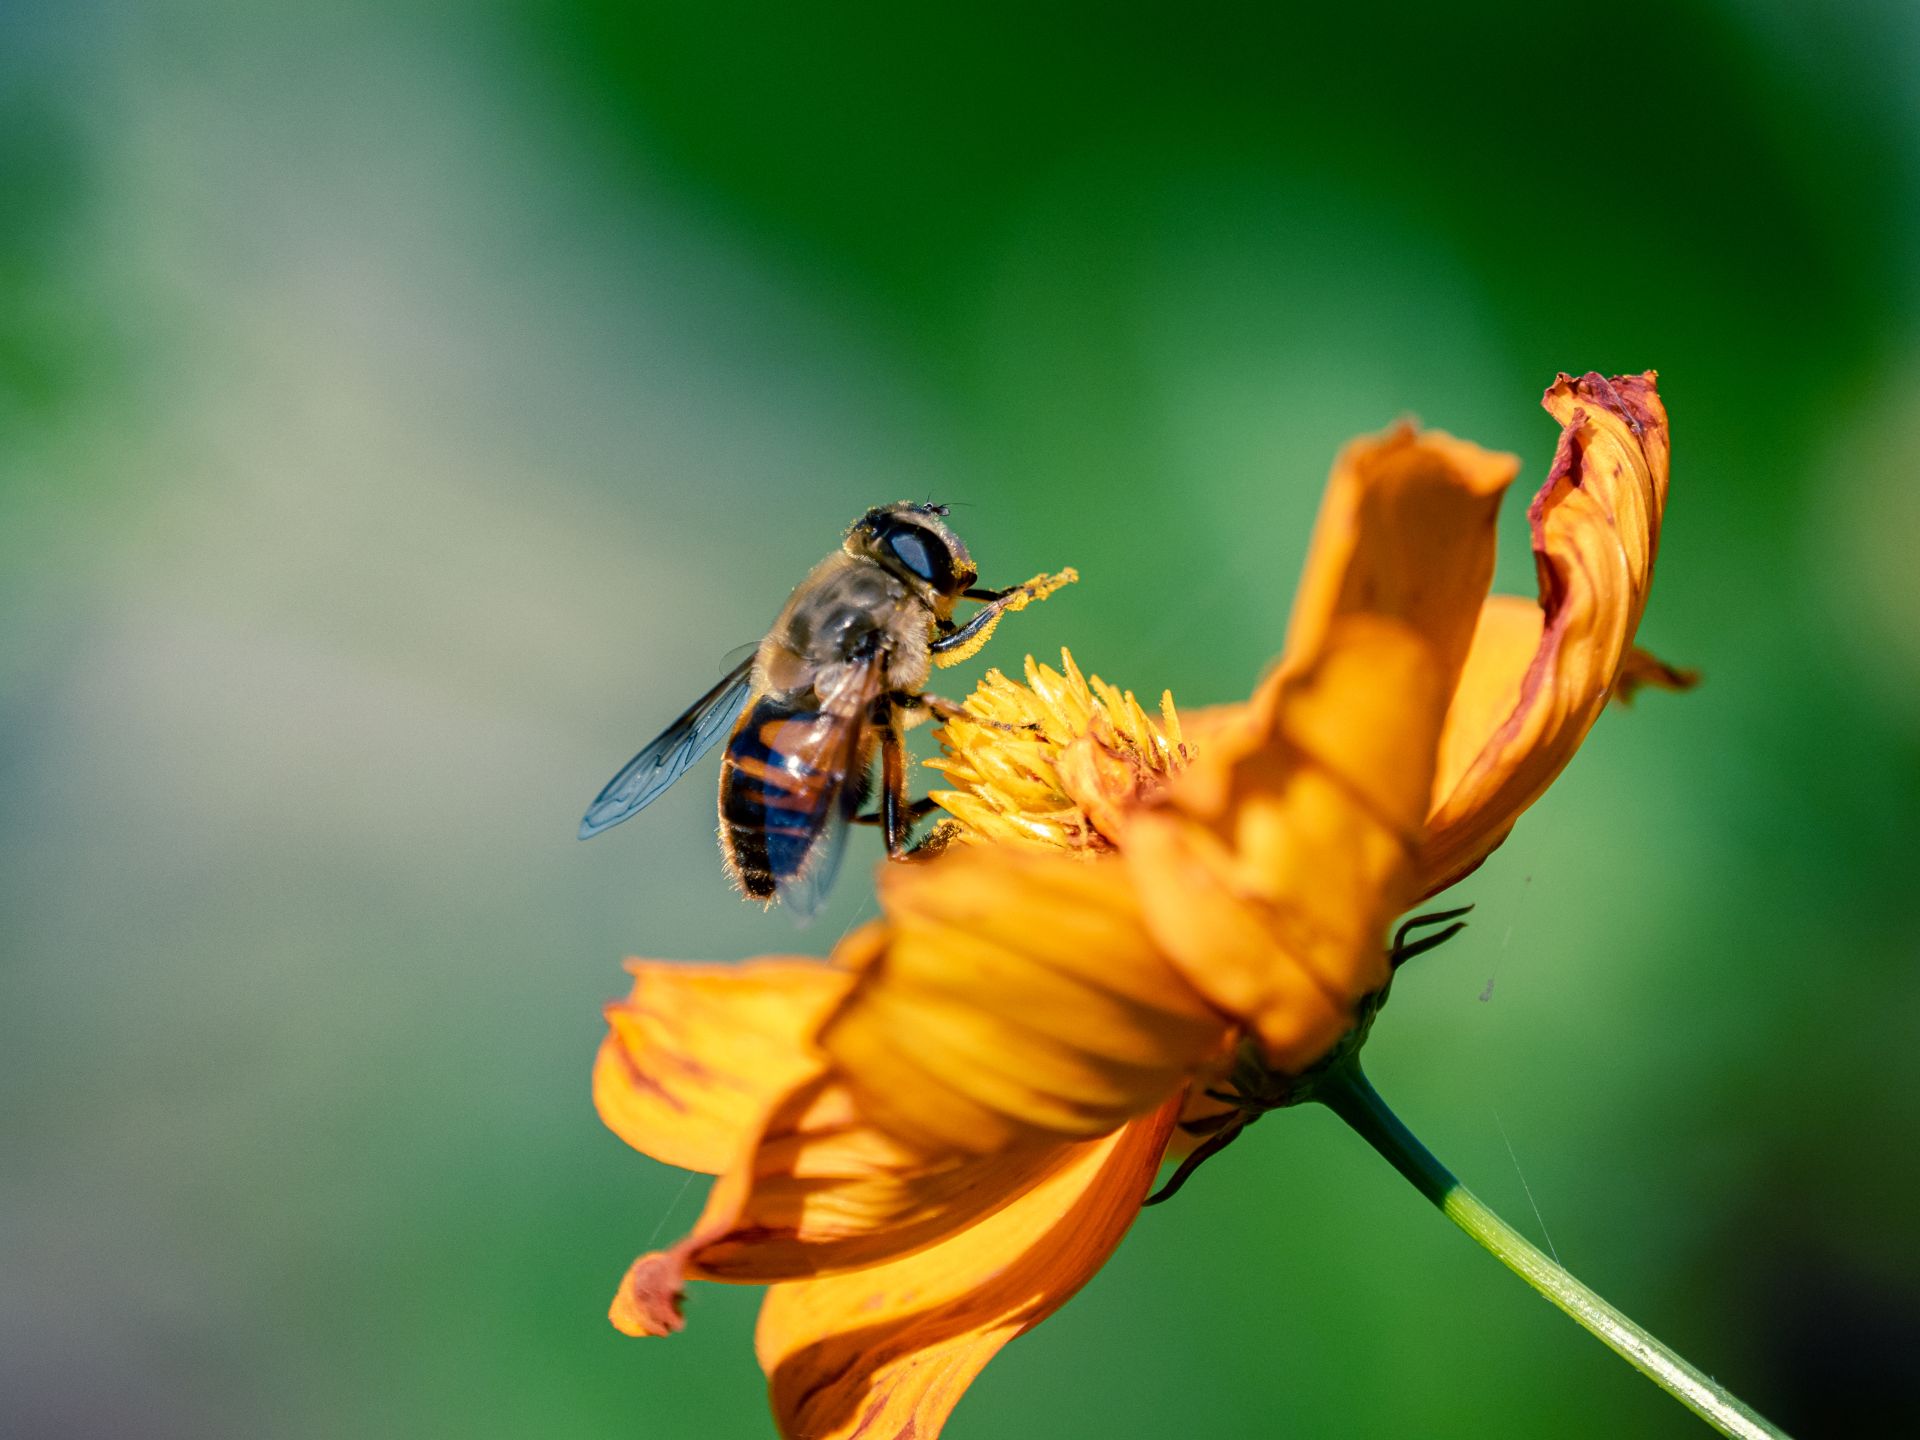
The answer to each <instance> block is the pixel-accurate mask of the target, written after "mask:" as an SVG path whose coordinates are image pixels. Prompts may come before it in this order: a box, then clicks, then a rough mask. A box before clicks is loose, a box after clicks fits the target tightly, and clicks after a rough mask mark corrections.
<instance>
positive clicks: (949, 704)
mask: <svg viewBox="0 0 1920 1440" xmlns="http://www.w3.org/2000/svg"><path fill="white" fill-rule="evenodd" d="M893 704H894V710H895V713H897V714H907V715H912V716H913V717H914V718H913V720H911V721H909V722H908V723H909V724H913V723H917V722H918V721H919V720H921V719H924V718H925V715H923V714H916V713H915V712H926V714H931V715H933V716H935V717H937V718H938V719H941V720H965V721H967V722H968V723H969V724H973V725H984V726H986V727H987V729H989V730H1005V731H1008V732H1009V733H1012V732H1017V731H1022V730H1033V729H1037V728H1038V727H1037V726H1034V725H1014V724H1010V723H1009V722H1007V721H1005V720H989V719H987V718H986V717H985V716H981V715H976V714H974V713H973V712H972V711H971V710H969V709H967V707H966V706H964V705H962V704H961V703H960V702H959V701H958V700H949V699H947V698H946V697H945V696H944V695H924V694H922V695H912V694H908V693H907V692H905V691H902V692H901V693H899V694H898V695H895V696H894V697H893Z"/></svg>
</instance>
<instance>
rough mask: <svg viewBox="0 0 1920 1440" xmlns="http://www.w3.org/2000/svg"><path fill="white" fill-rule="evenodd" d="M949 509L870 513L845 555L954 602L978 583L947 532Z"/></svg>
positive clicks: (912, 506) (902, 507)
mask: <svg viewBox="0 0 1920 1440" xmlns="http://www.w3.org/2000/svg"><path fill="white" fill-rule="evenodd" d="M946 514H947V507H946V506H944V505H921V504H916V503H914V502H912V501H908V500H902V501H901V502H900V503H899V504H897V505H879V506H875V507H874V508H873V509H871V510H869V511H867V513H866V514H864V515H862V516H861V517H860V518H859V519H858V520H856V521H854V522H853V527H852V528H851V529H850V530H848V531H847V539H846V547H845V548H846V551H847V553H848V554H849V555H858V556H862V557H865V558H867V559H871V560H877V561H879V562H880V563H881V564H882V565H884V566H886V567H887V569H889V570H891V571H893V572H894V573H895V574H896V575H899V576H901V577H902V578H903V579H906V580H910V581H913V582H916V583H918V584H921V585H926V586H930V587H931V588H932V590H933V592H934V594H935V595H938V596H942V597H945V598H947V599H955V598H957V597H958V596H959V594H960V592H961V591H963V590H966V589H968V588H970V587H971V586H972V585H973V583H974V581H976V580H977V579H979V578H980V575H979V572H978V571H977V570H975V569H974V568H973V557H972V556H971V555H969V554H968V553H967V547H966V543H965V542H964V541H962V540H961V538H960V537H959V536H958V535H956V534H954V533H953V531H951V530H949V529H948V528H947V522H946Z"/></svg>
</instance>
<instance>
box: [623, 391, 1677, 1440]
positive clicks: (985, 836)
mask: <svg viewBox="0 0 1920 1440" xmlns="http://www.w3.org/2000/svg"><path fill="white" fill-rule="evenodd" d="M1545 404H1546V406H1547V408H1548V410H1549V411H1550V412H1551V413H1552V414H1553V415H1554V417H1555V418H1556V419H1557V420H1559V421H1560V423H1561V426H1562V431H1561V439H1560V446H1559V450H1558V452H1557V453H1556V456H1555V460H1554V465H1553V470H1552V472H1551V474H1550V475H1549V478H1548V480H1547V483H1546V485H1545V486H1544V487H1543V488H1542V490H1541V491H1540V493H1539V495H1538V496H1537V497H1536V499H1535V501H1534V504H1533V507H1532V509H1531V511H1530V512H1529V519H1530V523H1531V525H1532V529H1533V538H1534V549H1535V552H1536V556H1537V560H1538V567H1539V572H1540V597H1539V599H1538V600H1537V601H1518V600H1513V599H1509V598H1506V597H1494V598H1492V599H1488V598H1487V593H1486V592H1487V589H1488V585H1489V582H1490V580H1491V576H1492V571H1493V538H1494V517H1495V513H1496V511H1497V508H1498V505H1499V501H1500V496H1501V493H1502V492H1503V491H1504V489H1505V488H1506V486H1507V485H1508V483H1509V482H1510V481H1511V480H1512V478H1513V475H1514V473H1515V470H1516V468H1517V463H1516V462H1515V461H1514V460H1513V459H1512V458H1511V457H1508V456H1501V455H1495V454H1490V453H1489V452H1486V451H1483V450H1480V449H1478V448H1477V447H1475V446H1472V445H1470V444H1467V443H1465V442H1463V441H1459V440H1455V439H1453V438H1451V437H1449V436H1446V435H1443V434H1439V433H1435V432H1419V431H1415V430H1413V429H1412V428H1411V427H1407V426H1400V427H1397V428H1395V429H1393V430H1391V431H1389V432H1387V433H1386V434H1385V435H1382V436H1379V437H1376V438H1373V439H1367V440H1361V441H1356V442H1355V443H1354V444H1352V445H1350V446H1349V447H1348V448H1347V450H1346V451H1345V452H1344V453H1343V454H1342V456H1341V457H1340V460H1339V462H1338V463H1337V464H1336V466H1335V469H1334V472H1333V476H1332V478H1331V480H1330V482H1329V486H1328V490H1327V495H1326V499H1325V501H1324V504H1323V507H1322V511H1321V516H1320V519H1319V522H1318V525H1317V527H1316V530H1315V534H1314V540H1313V545H1312V548H1311V551H1310V554H1309V558H1308V562H1307V567H1306V573H1305V576H1304V577H1303V580H1302V583H1301V586H1300V590H1299V593H1298V597H1297V599H1296V602H1295V608H1294V614H1293V619H1292V622H1291V626H1290V629H1289V634H1288V638H1287V644H1286V648H1285V651H1284V653H1283V655H1282V657H1281V660H1280V663H1279V664H1278V666H1277V667H1276V668H1275V670H1274V671H1273V673H1272V674H1271V675H1270V676H1269V677H1268V678H1267V679H1266V680H1264V681H1263V682H1262V683H1261V685H1260V686H1259V687H1258V689H1257V690H1256V691H1255V693H1254V695H1253V696H1252V698H1251V699H1250V700H1249V701H1248V702H1246V703H1245V704H1243V705H1239V706H1233V707H1225V708H1223V709H1222V710H1219V711H1215V712H1211V713H1209V714H1204V715H1201V716H1196V717H1190V718H1189V719H1188V721H1187V723H1186V724H1185V725H1184V726H1183V725H1182V723H1181V720H1180V718H1179V717H1178V716H1177V715H1176V714H1175V713H1174V711H1173V708H1172V704H1171V701H1170V700H1168V701H1163V703H1162V706H1161V707H1160V719H1159V721H1158V722H1157V723H1156V721H1155V720H1154V719H1153V718H1152V717H1150V716H1148V715H1147V714H1146V712H1145V711H1144V710H1142V708H1141V707H1140V706H1139V705H1138V704H1137V703H1135V702H1134V700H1133V698H1132V696H1130V695H1120V694H1118V693H1117V692H1114V691H1112V690H1111V689H1110V687H1105V686H1102V685H1101V684H1100V683H1099V682H1098V680H1092V681H1089V680H1086V679H1084V678H1083V677H1081V676H1080V674H1079V672H1078V671H1077V670H1076V669H1075V668H1074V667H1073V665H1072V662H1071V660H1070V659H1069V660H1068V661H1067V662H1066V668H1065V672H1064V673H1062V674H1055V673H1054V672H1052V671H1049V670H1044V669H1042V668H1040V667H1037V666H1033V665H1032V664H1031V662H1030V663H1029V668H1028V678H1029V686H1028V687H1026V688H1025V689H1023V688H1022V687H1019V686H1016V685H1013V684H1012V683H1011V682H1009V681H1006V680H1005V679H1004V678H1003V677H992V678H990V679H989V681H988V682H987V683H986V684H985V685H983V687H982V689H981V691H980V692H979V693H978V694H977V695H976V697H975V698H974V700H972V701H970V702H969V705H970V708H972V709H973V711H974V713H976V714H979V715H981V716H982V717H983V718H984V719H988V720H1000V721H1003V722H1004V721H1012V722H1014V723H1018V724H1022V725H1025V726H1027V727H1029V728H1027V729H1024V730H1021V731H1018V732H1013V733H1009V732H1007V731H1004V730H1001V729H998V728H995V727H992V726H970V725H968V724H966V722H955V723H954V724H953V725H952V726H950V727H949V733H948V735H947V742H948V747H949V755H948V756H947V757H946V759H945V760H944V761H942V762H940V765H941V768H943V769H945V770H946V772H947V774H948V777H949V779H950V780H951V781H952V782H953V783H954V784H955V785H956V787H957V789H956V790H954V791H951V792H946V794H945V795H944V796H943V799H944V800H945V802H946V804H947V808H948V809H949V812H950V813H951V814H953V815H954V816H955V817H956V819H955V821H954V822H952V827H953V829H952V833H951V834H950V840H951V841H952V842H953V843H949V844H948V846H947V847H946V849H945V851H944V853H941V854H939V855H938V856H936V857H935V858H933V859H931V860H928V861H927V862H926V863H922V864H912V865H892V866H884V867H882V871H881V876H880V881H879V893H880V901H881V906H882V910H883V913H884V918H883V919H881V920H880V921H877V922H874V923H872V924H870V925H868V926H865V927H863V928H862V929H860V930H858V931H856V932H854V933H853V934H851V935H850V936H848V937H847V939H846V940H845V941H843V942H842V943H841V944H840V945H839V946H838V947H836V949H835V952H834V955H833V957H832V959H831V961H829V962H825V963H822V962H817V961H807V960H763V961H758V962H753V963H751V964H748V965H745V966H739V967H717V966H716V967H684V966H674V965H663V964H658V963H654V962H636V963H635V965H634V966H633V970H634V976H635V984H634V989H633V993H632V995H631V996H630V998H629V999H628V1000H626V1001H625V1002H622V1003H620V1004H617V1005H615V1006H613V1007H611V1008H610V1009H609V1012H608V1018H609V1023H610V1032H609V1034H608V1037H607V1039H606V1042H605V1043H604V1044H603V1046H602V1048H601V1052H600V1057H599V1060H598V1062H597V1066H596V1070H595V1077H594V1092H595V1098H596V1101H597V1103H598V1105H599V1107H600V1111H601V1114H602V1115H603V1117H604V1118H605V1119H606V1121H607V1123H608V1124H609V1125H610V1126H611V1127H612V1128H613V1129H614V1130H615V1131H616V1132H618V1133H619V1134H620V1135H621V1136H622V1137H624V1138H625V1139H627V1140H628V1141H629V1142H630V1143H632V1144H634V1145H635V1146H636V1147H638V1148H640V1149H642V1150H645V1151H646V1152H647V1153H649V1154H652V1155H654V1156H656V1157H658V1158H660V1159H663V1160H666V1161H668V1162H669V1163H672V1164H676V1165H680V1166H683V1167H685V1168H688V1169H693V1170H700V1171H706V1172H709V1173H712V1174H715V1175H717V1176H718V1177H719V1178H718V1179H717V1181H716V1183H715V1185H714V1187H713V1189H712V1192H711V1194H710V1196H709V1198H708V1202H707V1205H706V1208H705V1211H704V1212H703V1213H702V1215H701V1217H700V1219H699V1221H698V1222H697V1223H696V1224H695V1226H694V1227H693V1229H692V1231H691V1232H690V1233H689V1234H688V1235H687V1236H686V1237H685V1238H684V1239H683V1240H681V1241H680V1242H679V1243H678V1244H677V1245H675V1246H673V1247H672V1248H671V1249H670V1250H667V1251H665V1252H660V1253H656V1254H652V1255H648V1256H644V1257H642V1258H641V1259H640V1260H639V1261H637V1262H635V1264H634V1266H633V1267H632V1269H631V1270H630V1271H629V1273H628V1275H627V1277H626V1279H625V1281H624V1282H623V1283H622V1285H621V1287H620V1290H619V1292H618V1294H617V1296H616V1298H615V1301H614V1305H613V1310H612V1318H613V1320H614V1323H615V1324H616V1325H618V1326H619V1327H620V1328H621V1329H622V1330H625V1331H627V1332H628V1333H631V1334H643V1335H661V1334H666V1333H669V1332H671V1331H673V1330H676V1329H678V1328H679V1327H680V1324H681V1313H680V1305H681V1293H682V1289H683V1286H684V1284H685V1282H686V1281H687V1280H688V1279H706V1280H722V1281H734V1282H745V1283H758V1284H766V1285H768V1286H769V1287H770V1288H769V1290H768V1293H767V1297H766V1302H765V1304H764V1306H763V1308H762V1311H761V1318H760V1326H759V1332H758V1338H757V1349H758V1352H759V1358H760V1361H761V1364H762V1366H763V1368H764V1369H765V1370H766V1372H767V1375H768V1377H769V1381H770V1384H771V1389H772V1401H773V1407H774V1412H775V1416H776V1419H777V1421H778V1424H779V1426H780V1429H781V1432H782V1434H784V1435H787V1436H792V1437H798V1436H802V1435H804V1436H808V1437H815V1440H821V1437H852V1436H854V1435H862V1436H868V1437H879V1436H909V1435H911V1436H915V1437H918V1440H930V1437H932V1436H934V1435H936V1434H937V1433H938V1432H939V1430H940V1427H941V1425H942V1423H943V1422H944V1420H945V1418H946V1416H947V1414H948V1413H949V1412H950V1411H951V1409H952V1407H953V1405H954V1404H955V1403H956V1402H957V1401H958V1399H959V1397H960V1395H961V1393H962V1392H963V1391H964V1390H965V1388H966V1386H967V1384H968V1383H969V1382H970V1381H971V1380H972V1378H973V1376H974V1375H976V1374H978V1373H979V1371H980V1369H981V1367H982V1366H983V1365H985V1363H986V1362H987V1360H988V1359H990V1358H991V1357H992V1356H993V1355H994V1354H995V1353H996V1352H997V1351H998V1350H999V1348H1000V1346H1002V1345H1003V1344H1005V1343H1006V1341H1007V1340H1009V1339H1011V1338H1013V1337H1014V1336H1015V1335H1018V1334H1020V1333H1022V1332H1023V1331H1025V1330H1027V1329H1030V1328H1031V1327H1032V1326H1033V1325H1035V1324H1037V1323H1038V1322H1039V1321H1040V1320H1042V1319H1044V1318H1045V1317H1046V1316H1047V1315H1048V1314H1051V1313H1052V1312H1053V1310H1055V1309H1057V1308H1058V1307H1059V1306H1060V1305H1061V1304H1062V1303H1064V1302H1065V1300H1066V1299H1067V1298H1068V1297H1070V1296H1071V1295H1072V1294H1073V1293H1074V1291H1075V1290H1077V1289H1078V1288H1079V1286H1080V1285H1082V1284H1083V1283H1085V1281H1086V1280H1087V1279H1088V1278H1089V1277H1090V1276H1091V1275H1092V1274H1093V1273H1094V1271H1095V1270H1097V1269H1098V1268H1099V1266H1100V1265H1101V1264H1102V1263H1103V1262H1104V1260H1105V1258H1106V1256H1107V1255H1108V1254H1110V1253H1111V1251H1112V1249H1113V1247H1114V1246H1115V1245H1117V1244H1118V1242H1119V1240H1120V1238H1121V1236H1122V1235H1123V1234H1124V1233H1125V1231H1126V1229H1127V1227H1128V1225H1129V1224H1130V1223H1131V1221H1132V1219H1133V1216H1134V1215H1135V1214H1136V1213H1137V1211H1138V1209H1139V1207H1140V1205H1141V1202H1142V1201H1143V1199H1144V1198H1145V1197H1146V1195H1147V1193H1148V1191H1149V1189H1150V1188H1151V1186H1152V1183H1153V1180H1154V1177H1155V1175H1156V1173H1157V1171H1158V1169H1159V1166H1160V1163H1161V1161H1162V1159H1163V1158H1164V1157H1165V1155H1166V1153H1167V1151H1168V1147H1169V1145H1170V1143H1171V1142H1172V1141H1173V1140H1174V1138H1175V1136H1176V1127H1177V1125H1178V1124H1179V1122H1180V1120H1181V1118H1182V1114H1183V1111H1186V1110H1187V1107H1188V1106H1189V1103H1190V1098H1191V1097H1192V1095H1193V1094H1194V1093H1195V1092H1196V1091H1197V1090H1199V1089H1201V1088H1205V1087H1207V1086H1209V1085H1214V1084H1219V1083H1221V1082H1222V1080H1223V1077H1225V1076H1226V1075H1227V1074H1228V1072H1229V1069H1230V1067H1231V1066H1232V1064H1233V1062H1234V1059H1235V1057H1236V1055H1241V1056H1244V1055H1246V1054H1252V1055H1253V1056H1255V1057H1256V1061H1257V1064H1258V1065H1259V1066H1260V1067H1262V1069H1263V1070H1264V1071H1265V1072H1266V1073H1268V1074H1271V1075H1274V1076H1279V1077H1285V1076H1293V1075H1299V1074H1301V1073H1303V1072H1305V1071H1307V1070H1308V1069H1310V1068H1311V1067H1312V1066H1314V1065H1315V1064H1316V1062H1319V1061H1322V1060H1323V1059H1324V1058H1325V1057H1326V1056H1327V1055H1328V1054H1329V1053H1330V1052H1331V1051H1332V1050H1333V1049H1334V1047H1335V1046H1336V1045H1337V1044H1338V1043H1339V1042H1340V1040H1341V1038H1342V1037H1343V1036H1344V1035H1346V1034H1347V1033H1348V1032H1349V1031H1350V1030H1351V1029H1352V1028H1353V1027H1354V1025H1355V1022H1356V1019H1357V1018H1359V1017H1360V1015H1361V1014H1362V1011H1363V1008H1364V1007H1365V1006H1366V1004H1367V1002H1368V1000H1369V997H1374V996H1377V995H1378V994H1379V993H1380V992H1381V991H1382V990H1383V989H1384V987H1385V985H1386V982H1387V979H1388V958H1387V954H1386V951H1385V949H1384V945H1383V937H1384V936H1385V933H1386V930H1387V927H1388V926H1389V925H1390V924H1391V922H1392V920H1393V918H1394V916H1396V915H1397V914H1399V913H1400V912H1402V911H1403V910H1405V909H1406V908H1408V907H1409V906H1410V905H1412V904H1414V903H1415V902H1417V901H1418V900H1419V899H1420V898H1422V897H1423V896H1425V895H1428V894H1431V893H1433V892H1434V891H1436V890H1438V889H1440V888H1442V887H1443V886H1445V885H1446V884H1449V883H1451V882H1452V881H1453V880H1455V879H1457V878H1459V877H1460V876H1462V875H1464V874H1466V873H1467V872H1468V871H1470V870H1471V869H1473V868H1474V867H1475V866H1476V865H1478V864H1479V863H1480V861H1481V860H1483V859H1484V858H1485V857H1486V855H1487V854H1488V853H1490V852H1491V850H1492V849H1493V848H1494V847H1495V846H1497V845H1498V844H1499V843H1500V841H1501V840H1502V839H1504V837H1505V835H1506V834H1507V832H1508V831H1509V830H1510V829H1511V828H1512V825H1513V823H1514V821H1515V819H1516V818H1517V817H1518V815H1519V813H1520V812H1521V811H1522V810H1523V809H1524V808H1525V807H1526V806H1527V805H1529V804H1531V803H1532V802H1533V801H1534V800H1535V799H1537V798H1538V797H1539V795H1540V793H1541V792H1542V791H1543V790H1544V789H1545V787H1546V785H1547V784H1548V783H1549V782H1550V781H1551V780H1552V778H1553V777H1554V776H1555V775H1556V774H1557V773H1558V772H1559V770H1560V769H1561V768H1562V767H1563V766H1564V765H1565V763H1566V762H1567V760H1568V759H1569V758H1570V756H1571V754H1572V752H1573V750H1574V749H1575V748H1576V747H1577V746H1578V744H1579V742H1580V740H1581V739H1582V738H1583V737H1584V736H1585V734H1586V731H1587V730H1588V729H1589V728H1590V727H1591V725H1592V723H1593V721H1594V719H1595V718H1596V717H1597V716H1598V714H1599V712H1600V710H1601V708H1602V707H1603V706H1604V705H1605V703H1606V702H1607V700H1608V698H1609V697H1610V696H1611V695H1612V694H1613V693H1614V691H1615V689H1616V687H1621V686H1623V685H1631V684H1634V683H1642V682H1645V681H1648V680H1652V681H1655V682H1660V681H1662V680H1665V681H1666V682H1667V683H1674V682H1677V681H1679V680H1681V679H1682V678H1683V677H1681V676H1679V675H1678V673H1677V672H1672V671H1669V670H1666V669H1665V668H1664V667H1661V666H1659V665H1658V662H1653V661H1651V660H1649V659H1647V658H1646V657H1644V656H1641V655H1640V653H1639V652H1637V651H1635V650H1634V649H1633V648H1632V642H1633V636H1634V632H1635V630H1636V628H1637V626H1638V623H1639V618H1640V614H1641V611H1642V609H1643V607H1644V604H1645V598H1646V592H1647V587H1648V584H1649V583H1650V580H1651V575H1652V566H1653V559H1654V550H1655V546H1656V541H1657V537H1658V531H1659V523H1660V515H1661V512H1662V509H1663V508H1664V505H1665V500H1666V485H1667V463H1668V444H1667V431H1666V420H1665V414H1664V411H1663V410H1662V409H1661V406H1660V402H1659V399H1658V396H1657V394H1656V392H1655V389H1654V384H1653V376H1652V375H1651V374H1648V375H1644V376H1629V377H1621V378H1617V379H1614V380H1612V381H1608V380H1606V379H1603V378H1602V377H1600V376H1598V375H1587V376H1584V377H1582V378H1581V379H1579V380H1572V379H1569V378H1567V377H1565V376H1563V377H1561V378H1560V380H1559V381H1557V382H1556V383H1555V385H1554V386H1553V387H1552V388H1551V389H1549V391H1548V392H1547V396H1546V400H1545ZM1190 1118H1191V1117H1190Z"/></svg>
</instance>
